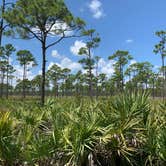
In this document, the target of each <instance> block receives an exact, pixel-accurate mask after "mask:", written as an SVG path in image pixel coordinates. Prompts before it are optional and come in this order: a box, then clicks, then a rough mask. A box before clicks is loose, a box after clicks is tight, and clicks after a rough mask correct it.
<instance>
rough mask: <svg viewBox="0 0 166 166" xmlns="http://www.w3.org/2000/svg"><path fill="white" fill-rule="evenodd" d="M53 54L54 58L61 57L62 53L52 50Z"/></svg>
mask: <svg viewBox="0 0 166 166" xmlns="http://www.w3.org/2000/svg"><path fill="white" fill-rule="evenodd" d="M51 56H52V57H54V58H59V57H60V56H61V55H60V54H59V53H58V51H57V50H52V52H51Z"/></svg>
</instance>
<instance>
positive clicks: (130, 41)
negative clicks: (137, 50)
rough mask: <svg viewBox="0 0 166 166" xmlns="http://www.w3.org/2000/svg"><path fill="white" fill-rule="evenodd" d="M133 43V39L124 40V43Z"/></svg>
mask: <svg viewBox="0 0 166 166" xmlns="http://www.w3.org/2000/svg"><path fill="white" fill-rule="evenodd" d="M133 42H134V40H133V39H127V40H126V43H133Z"/></svg>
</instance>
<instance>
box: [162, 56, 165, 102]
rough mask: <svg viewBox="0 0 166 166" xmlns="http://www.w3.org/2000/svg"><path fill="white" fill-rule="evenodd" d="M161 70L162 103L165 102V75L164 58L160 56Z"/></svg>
mask: <svg viewBox="0 0 166 166" xmlns="http://www.w3.org/2000/svg"><path fill="white" fill-rule="evenodd" d="M162 70H163V94H162V96H163V101H164V100H165V90H166V89H165V87H166V85H165V84H166V73H165V66H164V56H163V55H162Z"/></svg>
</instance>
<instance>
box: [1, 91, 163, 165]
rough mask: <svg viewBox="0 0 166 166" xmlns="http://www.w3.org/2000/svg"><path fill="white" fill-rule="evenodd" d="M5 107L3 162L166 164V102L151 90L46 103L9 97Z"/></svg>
mask: <svg viewBox="0 0 166 166" xmlns="http://www.w3.org/2000/svg"><path fill="white" fill-rule="evenodd" d="M153 103H154V104H153ZM1 108H2V111H0V165H4V166H10V165H11V166H15V165H20V166H21V165H22V166H24V165H28V166H31V165H36V166H37V165H38V166H47V165H48V166H51V165H53V166H54V165H57V166H63V165H70V166H85V165H89V166H93V165H99V166H101V165H102V166H103V165H106V166H109V165H111V166H119V165H122V166H123V165H125V166H126V165H139V166H141V165H142V166H143V165H151V166H152V165H154V166H156V165H159V166H160V165H161V166H164V165H165V164H166V163H165V161H166V150H165V147H166V103H163V102H160V101H156V102H152V101H151V99H149V95H148V94H147V93H139V94H138V93H137V94H134V93H132V94H131V93H127V92H126V93H125V94H123V95H120V96H118V97H116V96H115V97H111V98H105V97H102V98H98V100H95V99H92V100H89V99H87V98H85V97H84V98H82V97H76V98H74V97H73V98H57V99H52V98H50V99H47V101H46V104H45V106H44V107H40V105H39V104H38V103H35V102H34V101H30V100H29V101H28V102H27V103H26V102H24V103H23V102H20V101H17V102H16V101H15V102H13V101H11V100H10V101H9V100H8V101H7V100H5V101H4V100H3V101H1V102H0V110H1ZM5 108H8V109H5Z"/></svg>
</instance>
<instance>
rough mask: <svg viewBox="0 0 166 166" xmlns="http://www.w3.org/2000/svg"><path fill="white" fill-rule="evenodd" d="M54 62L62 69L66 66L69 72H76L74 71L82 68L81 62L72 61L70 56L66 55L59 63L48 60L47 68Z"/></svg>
mask: <svg viewBox="0 0 166 166" xmlns="http://www.w3.org/2000/svg"><path fill="white" fill-rule="evenodd" d="M54 64H56V65H58V66H59V67H61V68H62V69H64V68H68V69H70V70H71V72H76V71H78V70H81V69H82V66H81V64H79V63H78V62H74V61H72V60H71V59H70V58H68V57H64V58H62V59H61V61H60V62H59V63H54V62H50V63H49V65H48V69H50V68H51V67H52V66H53V65H54Z"/></svg>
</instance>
